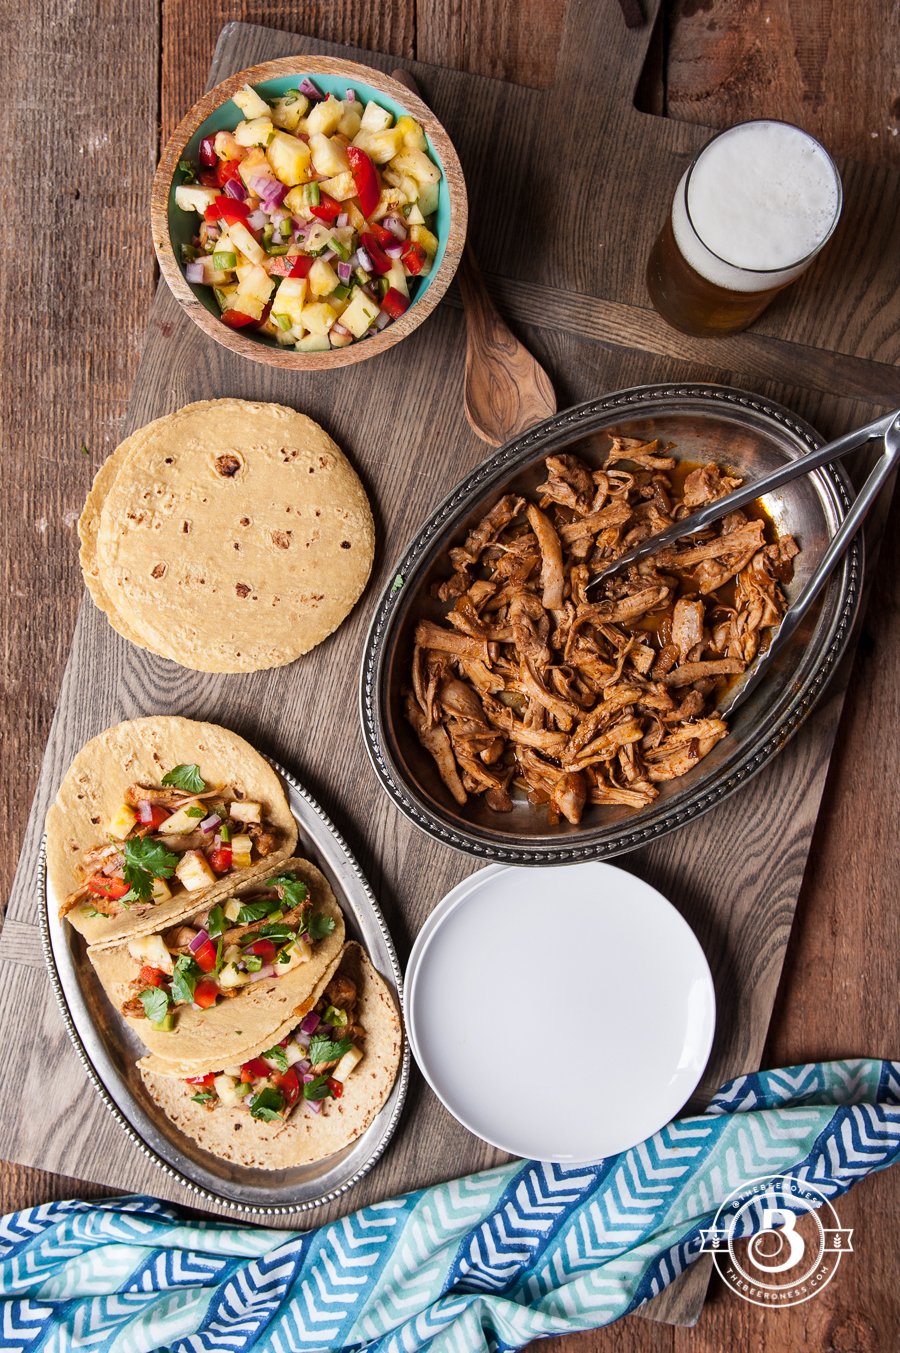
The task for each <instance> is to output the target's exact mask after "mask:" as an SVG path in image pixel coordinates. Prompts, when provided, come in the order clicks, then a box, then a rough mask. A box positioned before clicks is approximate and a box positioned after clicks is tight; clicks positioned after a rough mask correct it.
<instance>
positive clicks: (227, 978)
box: [216, 944, 250, 989]
mask: <svg viewBox="0 0 900 1353" xmlns="http://www.w3.org/2000/svg"><path fill="white" fill-rule="evenodd" d="M229 955H233V957H229ZM240 956H241V951H240V949H239V948H238V947H237V945H236V944H233V945H231V946H230V948H228V949H226V950H225V954H224V955H223V961H222V967H221V968H220V970H219V976H218V978H217V979H216V980H217V981H218V983H219V986H220V987H222V988H223V989H225V988H227V987H242V986H245V985H246V983H247V982H249V980H250V974H249V973H246V972H241V971H240V970H239V969H238V966H237V961H238V959H239V958H240Z"/></svg>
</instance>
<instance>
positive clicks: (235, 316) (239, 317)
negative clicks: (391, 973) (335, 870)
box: [213, 310, 259, 868]
mask: <svg viewBox="0 0 900 1353" xmlns="http://www.w3.org/2000/svg"><path fill="white" fill-rule="evenodd" d="M222 320H223V321H224V323H225V324H227V325H228V327H229V329H246V327H247V325H248V324H257V323H258V322H259V321H258V320H255V319H254V318H253V316H252V315H245V314H244V312H243V310H223V311H222ZM213 868H215V865H213Z"/></svg>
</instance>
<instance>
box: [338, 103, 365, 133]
mask: <svg viewBox="0 0 900 1353" xmlns="http://www.w3.org/2000/svg"><path fill="white" fill-rule="evenodd" d="M361 121H362V106H361V104H360V102H359V100H358V99H354V101H353V103H345V104H344V111H343V114H342V115H341V120H340V122H339V123H338V131H339V132H340V134H341V136H346V138H347V140H348V141H352V140H353V138H354V136H355V135H356V133H357V132H358V131H359V124H360V122H361Z"/></svg>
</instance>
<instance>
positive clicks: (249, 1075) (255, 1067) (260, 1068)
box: [241, 1057, 272, 1085]
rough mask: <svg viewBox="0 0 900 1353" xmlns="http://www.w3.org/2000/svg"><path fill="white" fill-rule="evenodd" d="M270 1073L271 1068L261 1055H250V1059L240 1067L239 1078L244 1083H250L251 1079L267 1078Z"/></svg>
mask: <svg viewBox="0 0 900 1353" xmlns="http://www.w3.org/2000/svg"><path fill="white" fill-rule="evenodd" d="M271 1074H272V1068H271V1067H270V1066H269V1063H268V1062H264V1061H263V1059H262V1058H261V1057H251V1058H250V1061H249V1062H245V1063H244V1065H243V1066H242V1067H241V1080H242V1081H243V1082H244V1084H245V1085H250V1084H251V1082H253V1081H258V1080H268V1078H269V1076H271Z"/></svg>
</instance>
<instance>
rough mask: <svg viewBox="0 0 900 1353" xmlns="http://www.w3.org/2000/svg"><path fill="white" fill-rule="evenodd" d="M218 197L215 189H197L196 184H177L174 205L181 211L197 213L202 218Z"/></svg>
mask: <svg viewBox="0 0 900 1353" xmlns="http://www.w3.org/2000/svg"><path fill="white" fill-rule="evenodd" d="M218 196H219V193H218V190H217V189H216V188H198V187H197V185H196V184H192V183H179V185H178V187H177V188H176V189H175V205H176V207H178V208H179V210H181V211H199V213H200V215H201V216H202V215H203V213H204V212H205V211H206V208H207V207H208V206H209V205H210V203H211V202H215V200H216V198H217V197H218Z"/></svg>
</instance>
